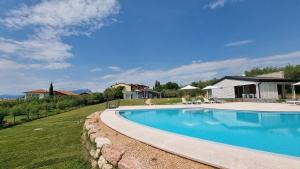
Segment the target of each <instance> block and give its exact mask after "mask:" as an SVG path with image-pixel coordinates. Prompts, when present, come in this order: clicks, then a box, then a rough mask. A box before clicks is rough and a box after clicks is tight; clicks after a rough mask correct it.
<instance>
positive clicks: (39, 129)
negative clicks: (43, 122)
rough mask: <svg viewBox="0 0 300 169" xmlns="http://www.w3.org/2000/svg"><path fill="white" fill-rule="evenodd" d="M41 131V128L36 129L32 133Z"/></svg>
mask: <svg viewBox="0 0 300 169" xmlns="http://www.w3.org/2000/svg"><path fill="white" fill-rule="evenodd" d="M41 130H44V129H43V128H36V129H34V131H41Z"/></svg>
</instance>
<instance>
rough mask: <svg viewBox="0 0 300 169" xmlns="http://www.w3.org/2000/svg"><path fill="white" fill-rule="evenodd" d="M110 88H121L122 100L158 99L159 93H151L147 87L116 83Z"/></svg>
mask: <svg viewBox="0 0 300 169" xmlns="http://www.w3.org/2000/svg"><path fill="white" fill-rule="evenodd" d="M111 87H112V88H117V87H123V91H122V93H123V98H124V99H148V98H159V97H160V93H159V92H156V91H153V90H151V89H150V88H149V86H146V85H142V84H128V83H117V84H114V85H112V86H111Z"/></svg>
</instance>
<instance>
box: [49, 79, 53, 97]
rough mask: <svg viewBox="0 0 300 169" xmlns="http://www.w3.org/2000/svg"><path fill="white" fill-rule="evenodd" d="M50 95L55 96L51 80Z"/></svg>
mask: <svg viewBox="0 0 300 169" xmlns="http://www.w3.org/2000/svg"><path fill="white" fill-rule="evenodd" d="M49 96H54V91H53V85H52V82H51V84H50V88H49Z"/></svg>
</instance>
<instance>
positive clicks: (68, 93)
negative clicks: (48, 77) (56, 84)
mask: <svg viewBox="0 0 300 169" xmlns="http://www.w3.org/2000/svg"><path fill="white" fill-rule="evenodd" d="M54 92H58V93H61V94H63V95H68V96H79V94H76V93H73V92H71V91H64V90H57V91H54Z"/></svg>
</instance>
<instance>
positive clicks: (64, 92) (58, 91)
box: [24, 89, 78, 96]
mask: <svg viewBox="0 0 300 169" xmlns="http://www.w3.org/2000/svg"><path fill="white" fill-rule="evenodd" d="M55 92H57V93H61V94H63V95H68V96H78V94H76V93H73V92H71V91H64V90H55V91H54V93H55ZM24 93H33V94H48V93H49V91H48V90H44V89H38V90H32V91H28V92H24Z"/></svg>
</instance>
